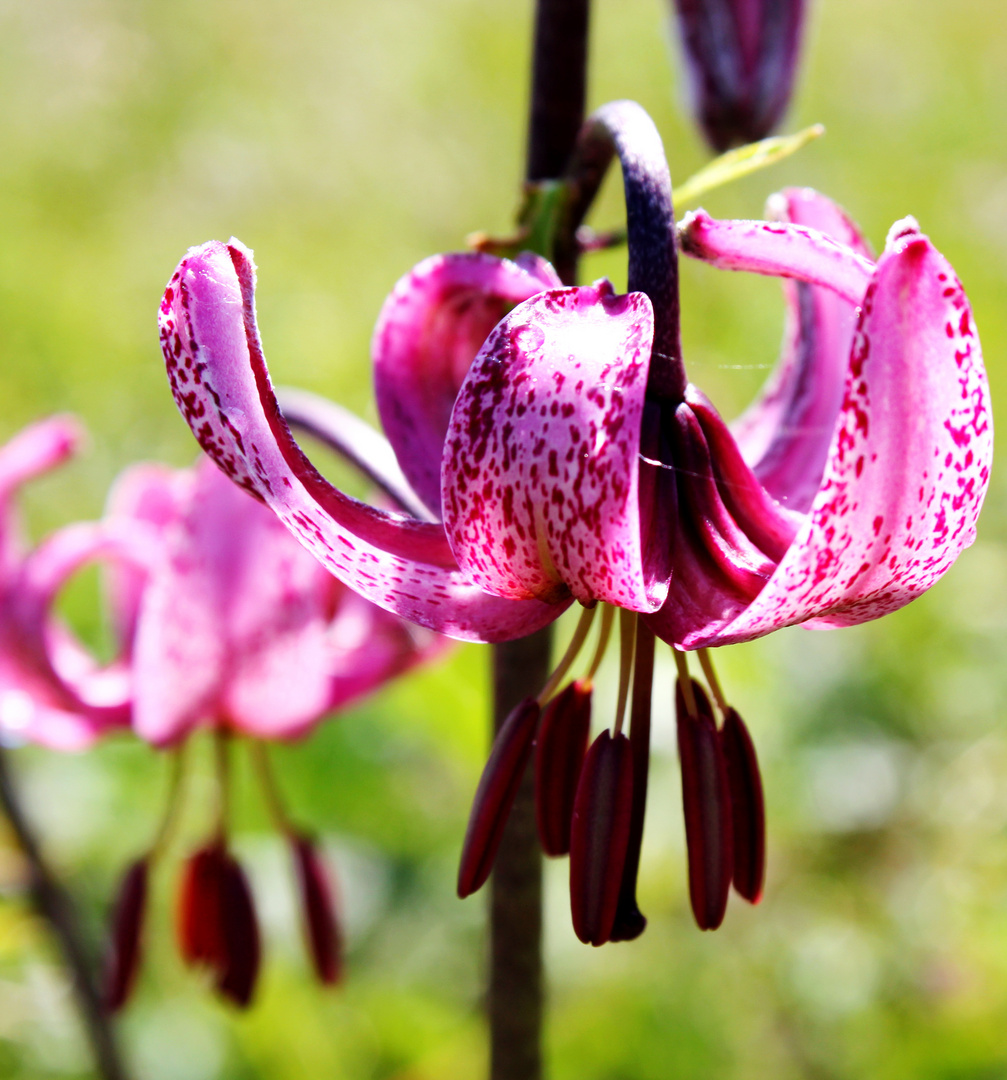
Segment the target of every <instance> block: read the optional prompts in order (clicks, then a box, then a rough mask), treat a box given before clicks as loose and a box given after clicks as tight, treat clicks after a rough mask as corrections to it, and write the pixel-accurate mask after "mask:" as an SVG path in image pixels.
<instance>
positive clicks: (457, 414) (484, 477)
mask: <svg viewBox="0 0 1007 1080" xmlns="http://www.w3.org/2000/svg"><path fill="white" fill-rule="evenodd" d="M653 332H654V323H653V312H652V309H651V305H650V301H649V299H648V298H647V297H646V296H645V295H644V294H643V293H630V294H629V295H626V296H616V295H615V294H614V292H613V290H612V287H611V285H610V284H609V283H608V282H600V283H599V284H597V285H591V286H586V287H582V288H574V289H562V290H554V291H551V292H546V293H541V294H539V295H538V296H536V297H534V298H533V299H531V300H528V301H526V302H525V303H524V304H521V305H520V306H518V307H517V308H515V309H514V311H512V312H511V313H510V315H508V316H506V317H505V318H504V319H503V320H502V321H501V322H500V323H499V324H498V325H497V327H496V329H494V331H493V333H492V334H491V335H490V337H489V339H488V340H487V342H486V344H485V346H484V347H483V349H482V351H481V352H480V353H479V355H478V356H477V357H476V359H475V361H474V362H473V364H472V367H471V368H470V370H469V374H468V376H467V377H466V379H465V382H464V384H463V385H462V390H461V393H460V394H459V396H458V400H457V402H456V403H455V409H454V412H453V413H452V415H451V424H450V427H449V428H448V437H447V442H446V444H445V451H444V469H443V474H442V492H443V503H444V526H445V529H446V531H447V533H448V537H449V539H450V541H451V546H452V549H453V551H454V552H455V555H456V556H457V558H458V562H459V565H460V566H461V567H462V568H463V569H465V570H467V571H468V572H469V573H470V575H471V576H472V578H473V579H474V580H475V581H477V582H479V583H480V584H481V585H482V586H483V587H484V588H486V589H488V590H489V591H491V592H494V593H497V594H499V595H501V596H511V597H515V598H526V597H538V598H539V599H542V600H549V601H554V600H560V599H563V598H565V597H568V596H570V595H571V594H572V595H573V596H574V597H575V598H576V599H578V600H580V601H581V602H584V603H587V602H590V601H593V600H605V601H608V602H610V603H613V604H617V605H619V606H620V607H625V608H629V609H631V610H635V611H653V610H654V609H655V608H657V607H658V606H660V604H661V602H662V600H663V599H664V596H665V594H666V590H667V581H666V580H664V579H662V578H660V577H657V578H656V579H655V578H654V577H652V576H650V575H649V573H648V571H649V567H647V566H645V565H644V557H643V552H642V550H641V549H642V544H641V530H640V506H639V472H640V466H639V450H640V433H641V418H642V413H643V404H644V393H645V390H646V385H647V372H648V368H649V364H650V349H651V342H652V340H653Z"/></svg>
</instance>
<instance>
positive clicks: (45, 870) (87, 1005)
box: [0, 747, 129, 1080]
mask: <svg viewBox="0 0 1007 1080" xmlns="http://www.w3.org/2000/svg"><path fill="white" fill-rule="evenodd" d="M0 805H2V806H3V811H4V813H5V814H6V815H7V820H8V821H9V822H10V825H11V828H12V829H13V831H14V835H15V836H16V837H17V841H18V844H19V845H20V847H21V850H22V852H23V853H24V856H25V859H26V860H27V862H28V868H29V872H30V875H31V881H30V887H31V895H32V900H33V901H34V903H35V907H36V908H37V909H38V912H39V914H40V915H41V916H42V917H43V918H44V919H45V920H46V922H47V923H48V924H49V928H50V930H51V931H52V934H53V937H55V939H56V941H57V942H58V944H59V948H60V952H61V953H62V954H63V960H64V962H65V964H66V966H67V969H68V971H69V973H70V978H71V981H72V983H73V990H74V995H75V996H76V999H77V1008H78V1010H79V1012H80V1016H81V1019H82V1021H83V1023H84V1027H85V1030H86V1032H87V1037H88V1040H89V1041H90V1043H91V1049H92V1051H93V1052H94V1058H95V1069H96V1075H98V1076H99V1077H101V1078H102V1080H127V1078H128V1075H129V1074H128V1073H127V1072H126V1068H125V1066H124V1065H123V1063H122V1059H121V1057H120V1056H119V1050H118V1047H117V1045H116V1041H115V1038H114V1035H113V1032H112V1025H111V1021H110V1020H109V1017H108V1014H107V1013H106V1012H105V1010H104V1008H103V1007H102V1003H101V997H100V995H99V993H98V989H97V986H96V985H95V979H94V974H93V972H94V968H93V966H92V962H91V958H90V957H89V955H88V950H87V948H86V946H85V944H84V939H83V936H82V935H81V932H80V925H79V923H78V919H77V912H76V910H75V908H74V904H73V901H72V900H71V898H70V895H69V893H68V892H67V891H66V889H64V888H63V886H62V885H60V883H59V881H58V880H57V879H56V877H55V876H54V875H53V873H52V871H51V870H50V869H49V867H48V866H47V865H46V862H45V859H44V858H43V855H42V850H41V847H40V845H39V842H38V839H37V838H36V836H35V833H34V830H33V829H32V826H31V824H30V823H29V821H28V819H27V817H26V816H25V813H24V810H23V809H22V807H21V802H20V800H19V798H18V795H17V791H16V789H15V785H14V781H13V777H12V776H11V773H10V769H9V767H8V761H7V752H6V750H4V749H3V748H2V747H0Z"/></svg>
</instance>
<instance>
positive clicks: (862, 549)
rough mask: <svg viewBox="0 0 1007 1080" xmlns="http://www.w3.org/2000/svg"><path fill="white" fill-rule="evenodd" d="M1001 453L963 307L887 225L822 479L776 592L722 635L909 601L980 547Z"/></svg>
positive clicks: (930, 257) (918, 252) (905, 226)
mask: <svg viewBox="0 0 1007 1080" xmlns="http://www.w3.org/2000/svg"><path fill="white" fill-rule="evenodd" d="M992 447H993V428H992V415H991V410H990V399H989V386H988V383H987V381H986V372H985V370H984V368H983V363H982V353H981V350H980V346H979V338H978V335H977V333H976V328H975V323H974V322H973V320H972V312H971V309H970V307H969V303H968V299H967V298H966V296H965V293H964V291H963V289H962V287H961V285H960V283H959V282H958V279H957V277H956V276H955V273H954V271H953V270H952V268H951V266H950V265H949V263H948V262H947V260H946V259H944V257H943V256H942V255H941V254H940V253H939V252H938V251H937V250H936V249H935V248H934V246H933V245H932V244H931V242H930V241H929V240H928V239H927V238H926V237H925V236H923V235H922V234H921V233H920V232H919V229H918V226H917V225H916V223H915V222H914V221H912V219H906V220H905V221H903V222H899V223H897V224H896V225H895V226H893V228H892V231H891V233H890V234H889V241H888V245H887V247H886V250H885V253H884V254H883V255H882V256H881V259H880V260H879V262H878V269H877V273H876V276H875V279H874V282H873V283H872V285H871V288H870V290H869V291H868V293H867V296H866V297H865V299H864V303H863V310H862V313H861V316H860V320H859V322H858V326H857V332H856V336H855V339H854V343H853V349H852V352H851V355H850V362H849V371H848V375H847V382H846V391H845V397H844V401H843V406H842V412H841V414H840V418H839V422H838V425H837V428H836V431H835V434H834V437H833V440H832V444H831V447H830V451H829V459H828V463H827V465H826V468H825V476H824V479H823V482H822V486H821V490H820V491H819V492H818V494H817V496H816V498H815V501H814V504H813V506H812V508H811V512H810V514H809V516H808V519H807V521H806V523H805V525H804V526H803V528H802V529H801V531H800V532H799V533H798V535H797V537H796V539H795V540H794V543H793V544H792V545H791V548H790V550H789V551H788V552H787V554H786V556H785V557H784V559H783V560H782V562H781V563H780V566H779V567H778V568H777V571H776V573H775V574H774V575H773V577H772V579H771V580H770V582H769V584H768V585H767V586H766V588H765V589H764V590H763V591H762V592H761V593H760V594H759V596H758V597H757V598H756V599H755V601H754V602H753V603H752V604H751V606H750V607H749V608H748V609H747V610H746V611H745V612H744V613H743V614H741V615H740V616H739V617H738V618H736V619H735V620H734V621H733V622H732V623H730V624H729V625H727V626H726V627H725V628H723V630H721V632H720V633H716V632H714V633H704V632H703V631H702V630H698V631H697V632H695V633H693V634H691V635H689V636H688V637H687V638H686V640H687V642H688V647H690V648H692V647H696V646H699V645H703V644H725V643H728V642H731V641H744V640H748V639H749V638H753V637H758V636H759V635H761V634H765V633H768V632H769V631H771V630H775V629H777V628H778V627H780V626H786V625H788V624H790V623H796V622H805V621H806V620H809V619H815V620H816V622H815V624H814V625H817V626H848V625H852V624H855V623H859V622H864V621H866V620H868V619H873V618H877V617H878V616H880V615H884V614H886V613H887V612H890V611H894V610H895V609H897V608H899V607H902V606H903V605H904V604H907V603H908V602H909V601H910V600H912V599H914V598H915V597H917V596H919V595H920V594H921V593H922V592H924V591H925V590H926V589H928V588H929V587H930V586H931V585H933V584H934V582H936V581H937V580H938V579H939V578H940V577H941V576H942V575H943V574H944V573H945V572H946V571H947V570H948V569H949V568H950V566H951V564H952V563H953V562H954V560H955V559H956V558H957V556H958V555H959V554H960V553H961V551H962V550H964V548H966V547H967V546H968V545H969V544H971V543H972V541H973V539H974V538H975V528H976V520H977V518H978V516H979V510H980V508H981V506H982V501H983V497H984V495H985V493H986V487H987V484H988V482H989V469H990V462H991V456H992Z"/></svg>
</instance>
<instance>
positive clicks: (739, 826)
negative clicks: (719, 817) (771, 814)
mask: <svg viewBox="0 0 1007 1080" xmlns="http://www.w3.org/2000/svg"><path fill="white" fill-rule="evenodd" d="M720 741H721V745H722V746H723V748H724V758H725V760H726V762H727V778H728V784H729V786H730V792H731V826H732V831H733V837H734V873H733V877H734V888H735V890H736V891H737V892H738V893H739V894H740V895H741V896H743V897H744V898H745V899H746V900H748V901H749V903H752V904H757V903H758V902H759V901H760V900H761V899H762V885H763V881H764V880H765V873H766V813H765V803H764V800H763V796H762V778H761V777H760V775H759V762H758V759H757V758H756V756H755V746H754V745H753V743H752V738H751V736H750V735H749V733H748V728H747V727H746V726H745V723H744V721H743V720H742V719H741V717H740V716H739V715H738V714H737V712H736V711H735V710H734V709H730V708H729V709H728V710H727V711H726V712H725V713H724V726H723V728H722V729H721V732H720Z"/></svg>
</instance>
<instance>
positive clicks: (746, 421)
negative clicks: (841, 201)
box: [731, 188, 873, 513]
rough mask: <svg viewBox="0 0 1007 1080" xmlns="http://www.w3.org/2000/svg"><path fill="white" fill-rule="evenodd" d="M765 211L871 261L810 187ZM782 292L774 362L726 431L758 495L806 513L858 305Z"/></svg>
mask: <svg viewBox="0 0 1007 1080" xmlns="http://www.w3.org/2000/svg"><path fill="white" fill-rule="evenodd" d="M766 213H767V217H770V218H772V219H773V220H777V221H789V222H792V223H794V224H796V225H803V226H807V227H809V228H812V229H817V230H818V231H819V232H822V233H825V234H826V235H828V236H831V237H833V238H834V239H835V240H838V241H839V242H840V243H841V244H845V245H846V246H847V247H848V248H851V249H852V250H853V251H855V252H856V253H857V254H859V255H861V256H863V257H864V258H865V259H866V258H871V251H870V249H869V248H868V246H867V244H866V243H865V241H864V239H863V237H862V236H861V235H860V232H859V230H858V229H857V227H856V225H854V224H853V222H852V221H851V220H850V219H849V217H848V216H847V215H846V214H845V213H844V212H843V211H842V209H841V208H840V207H838V206H837V205H836V204H835V203H834V202H833V201H832V200H831V199H828V198H826V197H825V196H824V195H820V194H819V193H818V192H817V191H814V190H812V189H811V188H790V189H788V190H786V191H783V192H780V193H778V194H776V195H773V196H771V197H770V199H769V202H768V204H767V208H766ZM871 261H872V263H873V259H871ZM783 294H784V298H785V300H786V305H787V325H786V329H785V331H784V337H783V351H782V353H781V356H780V359H779V362H778V363H777V365H776V368H775V369H774V370H773V373H772V374H771V375H770V377H769V379H768V380H767V381H766V384H765V387H764V388H763V390H762V392H761V393H760V395H759V397H758V398H757V399H756V401H755V402H754V403H753V404H752V405H751V407H750V408H749V409H748V410H747V411H746V412H745V413H744V414H743V415H742V416H741V417H739V418H738V419H737V420H736V421H734V423H732V424H731V430H732V432H733V433H734V436H735V438H736V439H737V441H738V445H739V447H740V448H741V452H742V454H743V456H744V458H745V460H746V461H747V462H748V463H749V464H750V465H751V466H752V468H753V470H754V472H755V475H756V476H757V477H758V479H759V481H760V482H761V483H762V484H763V485H764V487H765V489H766V491H767V492H768V493H769V494H770V495H771V496H773V497H774V498H775V499H777V500H779V501H780V502H781V503H782V504H783V505H784V506H786V507H788V508H790V509H791V510H795V511H799V512H801V513H806V512H807V511H808V509H810V507H811V503H812V502H813V501H814V498H815V495H816V493H817V492H818V488H819V485H820V484H821V482H822V473H823V471H824V469H825V460H826V458H827V456H828V452H829V446H830V445H831V443H832V434H833V429H834V428H835V424H836V417H837V416H838V414H839V407H840V405H841V404H842V400H843V387H844V386H845V385H846V367H847V362H848V359H849V354H850V344H851V342H852V341H853V331H854V329H855V327H856V322H857V310H858V305H857V304H855V303H852V302H851V301H849V300H847V299H845V298H844V297H841V296H840V295H839V294H838V293H836V292H834V291H833V290H831V289H826V288H823V287H821V286H818V285H810V284H808V283H807V282H804V281H786V280H785V281H784V282H783Z"/></svg>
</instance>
